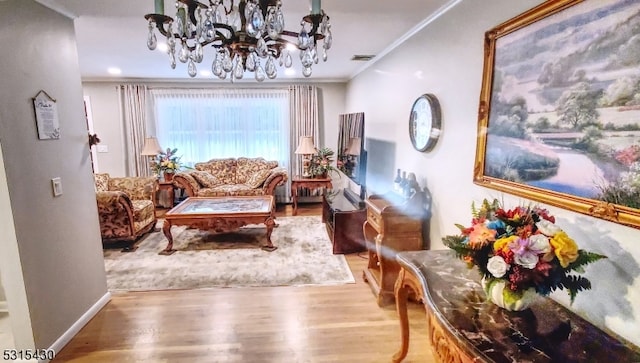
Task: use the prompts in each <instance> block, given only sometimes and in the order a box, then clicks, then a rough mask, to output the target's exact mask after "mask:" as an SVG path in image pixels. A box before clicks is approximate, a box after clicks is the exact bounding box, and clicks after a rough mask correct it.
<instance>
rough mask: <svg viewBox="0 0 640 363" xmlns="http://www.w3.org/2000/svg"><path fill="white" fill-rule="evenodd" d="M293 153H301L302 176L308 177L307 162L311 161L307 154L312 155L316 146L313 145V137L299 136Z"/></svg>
mask: <svg viewBox="0 0 640 363" xmlns="http://www.w3.org/2000/svg"><path fill="white" fill-rule="evenodd" d="M294 153H295V154H299V155H302V160H303V161H302V166H303V172H302V176H303V177H305V178H308V177H309V176H310V174H309V164H310V163H311V161H310V159H309V155H313V154H315V153H316V147H315V146H314V145H313V137H312V136H303V137H302V138H300V141H299V143H298V148H297V149H296V151H294Z"/></svg>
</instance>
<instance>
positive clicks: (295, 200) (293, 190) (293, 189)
mask: <svg viewBox="0 0 640 363" xmlns="http://www.w3.org/2000/svg"><path fill="white" fill-rule="evenodd" d="M291 199H293V215H294V216H295V215H297V214H298V187H297V186H295V185H294V186H291Z"/></svg>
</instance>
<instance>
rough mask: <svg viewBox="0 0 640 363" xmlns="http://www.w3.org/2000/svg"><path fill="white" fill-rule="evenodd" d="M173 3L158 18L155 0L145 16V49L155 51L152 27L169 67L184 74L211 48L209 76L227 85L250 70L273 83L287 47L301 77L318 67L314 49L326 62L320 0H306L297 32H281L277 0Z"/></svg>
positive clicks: (160, 6)
mask: <svg viewBox="0 0 640 363" xmlns="http://www.w3.org/2000/svg"><path fill="white" fill-rule="evenodd" d="M208 2H209V5H205V4H203V3H201V2H199V1H196V0H177V1H176V14H175V17H174V18H172V17H170V16H166V15H164V14H163V13H164V0H155V11H156V13H157V14H147V15H145V16H144V17H145V19H147V20H148V22H149V24H148V27H149V34H148V38H147V47H148V48H149V49H150V50H154V49H156V47H157V45H158V40H157V37H156V33H155V29H157V30H158V31H159V32H160V34H161V35H162V36H164V37H165V38H166V42H167V48H168V49H167V53H168V54H169V62H170V65H171V68H173V69H175V67H176V57H177V60H178V61H180V62H182V63H187V70H188V73H189V76H191V77H195V76H196V74H197V73H198V70H197V67H196V64H199V63H201V62H202V61H203V60H204V49H205V47H206V46H208V45H211V46H212V47H213V49H214V54H213V59H212V63H211V72H212V73H213V75H215V76H217V77H218V78H220V79H226V78H227V77H229V78H230V79H231V81H232V82H233V81H234V80H236V79H241V78H243V76H244V73H245V72H253V73H254V77H255V79H256V80H257V81H258V82H262V81H264V79H265V78H269V79H274V78H276V77H277V75H278V67H277V66H276V64H277V65H278V66H280V67H282V66H284V67H286V68H289V67H291V66H292V64H293V60H292V57H291V52H290V49H299V50H300V63H301V64H302V74H303V75H304V76H305V77H309V76H311V73H312V70H311V67H312V66H313V64H314V63H315V64H317V63H318V47H319V46H320V43H322V44H321V47H322V60H323V61H326V60H327V50H328V49H329V48H331V43H332V40H333V37H332V35H331V23H329V16H328V15H327V14H325V12H324V11H323V10H322V9H321V4H320V0H312V8H311V13H310V14H309V15H306V16H304V17H303V18H302V20H301V22H300V26H301V29H300V31H299V32H297V33H296V32H292V31H288V30H285V28H284V27H285V24H284V15H283V13H282V1H281V0H208Z"/></svg>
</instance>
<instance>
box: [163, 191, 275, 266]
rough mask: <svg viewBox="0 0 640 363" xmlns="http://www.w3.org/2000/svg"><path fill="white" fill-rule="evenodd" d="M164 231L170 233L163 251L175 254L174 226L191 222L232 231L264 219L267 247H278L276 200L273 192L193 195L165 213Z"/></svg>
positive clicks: (216, 230)
mask: <svg viewBox="0 0 640 363" xmlns="http://www.w3.org/2000/svg"><path fill="white" fill-rule="evenodd" d="M164 218H165V220H164V224H163V225H162V232H163V233H164V235H165V237H167V241H169V242H168V243H167V247H166V248H165V249H164V250H163V251H161V252H160V254H161V255H171V254H173V253H174V252H175V251H176V250H174V249H173V236H172V235H171V226H189V227H192V228H197V229H200V230H205V231H209V232H215V233H222V232H231V231H234V230H237V229H239V228H240V227H242V226H246V225H247V224H260V223H264V225H265V226H267V244H266V245H264V246H262V249H263V250H265V251H269V252H271V251H274V250H275V249H277V248H278V247H276V246H274V245H273V243H272V242H271V232H273V227H274V226H275V225H276V223H275V200H274V197H273V196H272V195H260V196H235V197H190V198H187V199H185V200H184V201H183V202H182V203H180V204H178V205H177V206H176V207H174V208H173V209H171V210H170V211H168V212H167V213H166V214H165V216H164Z"/></svg>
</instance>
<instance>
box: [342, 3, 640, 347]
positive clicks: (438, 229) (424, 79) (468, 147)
mask: <svg viewBox="0 0 640 363" xmlns="http://www.w3.org/2000/svg"><path fill="white" fill-rule="evenodd" d="M541 2H542V1H540V0H521V1H512V0H493V1H490V2H487V1H472V0H465V1H461V2H460V3H459V4H457V5H456V6H455V7H453V8H452V9H451V10H449V11H448V12H447V13H445V14H444V15H443V16H441V17H439V18H437V19H436V20H434V21H433V22H431V23H430V24H428V25H427V26H426V27H425V28H424V29H423V30H421V31H419V32H418V33H417V34H415V35H414V36H413V37H411V38H410V39H409V40H407V41H406V42H405V43H403V44H402V45H401V46H400V47H398V48H396V49H395V50H394V51H392V52H391V53H389V54H388V55H387V56H385V57H383V58H382V59H380V60H379V61H377V62H376V63H375V64H374V65H373V66H372V67H370V68H368V69H366V70H365V71H364V72H362V73H361V74H359V75H358V76H357V77H355V78H354V79H353V80H352V81H351V82H350V83H349V84H348V86H347V108H346V110H345V111H346V112H358V111H364V112H365V115H366V127H365V134H366V137H370V138H376V139H381V140H386V141H391V142H394V143H395V145H396V158H395V165H394V169H395V168H401V169H404V170H408V171H413V172H415V173H416V175H417V177H418V181H419V182H420V184H421V185H423V186H427V187H428V188H429V190H430V191H431V193H432V195H433V217H432V219H431V232H430V239H431V246H432V248H433V249H442V248H445V247H444V246H443V244H442V242H441V238H442V236H444V235H448V234H456V233H457V232H458V230H457V228H456V227H455V226H454V223H462V224H467V223H469V221H470V218H471V217H470V204H471V202H472V201H481V200H482V199H483V198H494V197H497V198H503V199H504V201H505V203H506V204H507V205H510V204H516V203H518V202H522V198H516V197H512V196H509V195H502V194H501V193H499V192H497V191H493V190H491V189H486V188H483V187H480V186H477V185H475V184H473V182H472V179H473V167H474V158H475V147H476V136H477V134H476V130H477V120H478V100H479V96H480V86H481V80H482V70H483V44H484V32H485V31H487V30H489V29H491V28H493V27H494V26H496V25H498V24H500V23H502V22H504V21H506V20H508V19H510V18H512V17H513V16H515V15H517V14H519V13H521V12H523V11H525V10H527V9H529V8H531V7H533V6H535V5H537V4H539V3H541ZM423 93H433V94H435V95H436V96H437V98H438V99H439V101H440V104H441V107H442V119H443V120H442V121H443V134H442V135H441V137H440V140H439V141H438V144H437V145H436V147H435V149H434V150H433V151H432V152H430V153H420V152H418V151H416V150H414V149H413V147H412V146H411V142H410V139H409V133H408V117H409V110H410V108H411V105H412V104H413V102H414V100H415V99H416V98H417V97H418V96H420V95H421V94H423ZM374 162H375V160H371V159H369V160H368V163H374ZM393 177H394V176H393V175H388V178H389V180H391V179H393ZM548 208H549V209H550V210H551V212H552V213H553V214H555V215H556V217H557V220H558V223H559V224H560V225H561V226H562V228H563V229H565V230H566V231H567V232H568V233H569V235H571V236H573V237H574V238H575V239H576V241H577V242H578V244H579V245H580V247H582V248H586V249H589V250H593V251H595V252H599V253H603V254H605V255H607V256H609V259H608V260H606V261H599V262H597V263H595V264H593V265H590V266H588V267H587V274H586V277H588V278H589V279H590V280H591V281H592V283H593V290H591V291H586V292H581V293H580V294H578V297H577V299H576V301H575V303H574V304H573V306H572V309H573V310H575V311H577V312H578V313H579V314H581V315H583V316H585V317H586V318H587V319H588V320H590V321H592V322H593V323H595V324H597V325H599V326H601V327H604V328H606V329H610V330H612V331H614V332H616V333H618V334H620V335H622V336H624V337H626V338H627V339H629V340H631V341H633V342H634V343H635V344H636V345H640V330H638V329H637V327H638V326H640V304H638V301H640V264H639V261H640V244H639V243H638V239H639V237H640V232H639V231H638V230H636V229H632V228H628V227H623V226H620V225H617V224H614V223H610V222H605V221H603V220H599V219H595V218H591V217H587V216H584V215H580V214H576V213H573V212H569V211H566V210H563V209H559V208H552V207H548ZM612 281H615V283H612ZM553 298H555V299H558V300H560V301H561V302H563V303H565V304H566V303H567V301H568V299H567V297H566V293H564V292H559V293H556V294H554V295H553Z"/></svg>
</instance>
